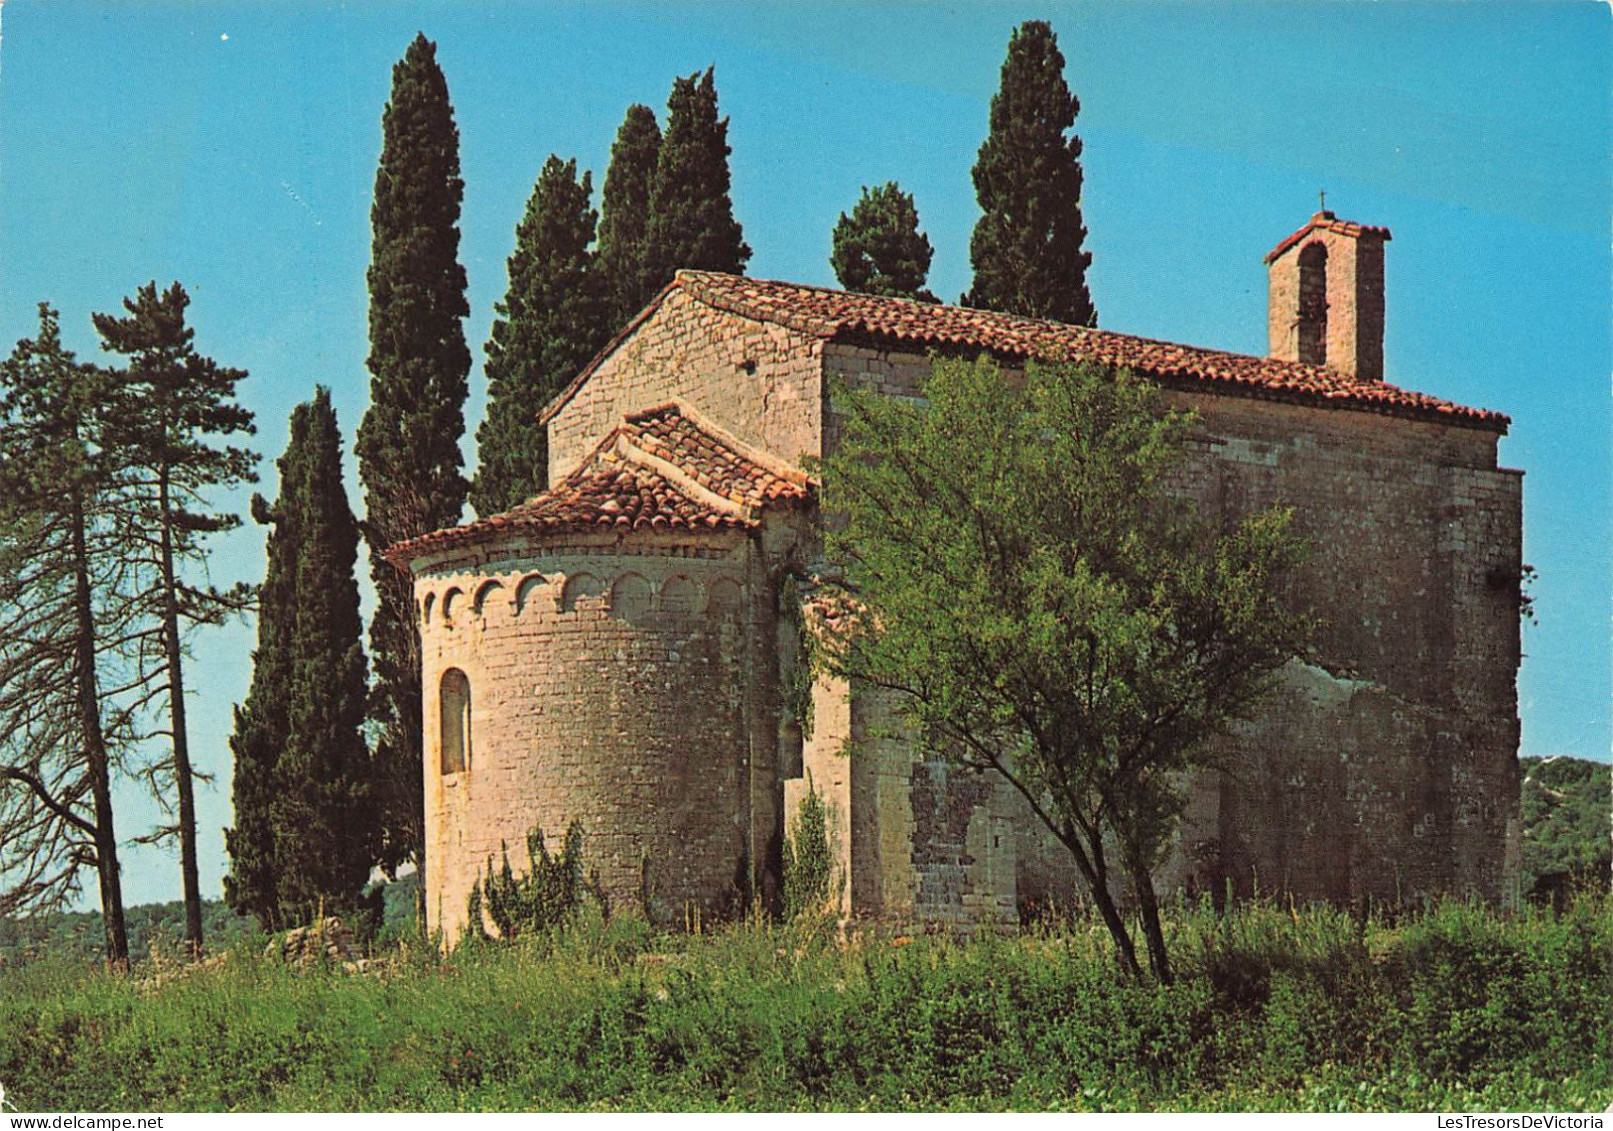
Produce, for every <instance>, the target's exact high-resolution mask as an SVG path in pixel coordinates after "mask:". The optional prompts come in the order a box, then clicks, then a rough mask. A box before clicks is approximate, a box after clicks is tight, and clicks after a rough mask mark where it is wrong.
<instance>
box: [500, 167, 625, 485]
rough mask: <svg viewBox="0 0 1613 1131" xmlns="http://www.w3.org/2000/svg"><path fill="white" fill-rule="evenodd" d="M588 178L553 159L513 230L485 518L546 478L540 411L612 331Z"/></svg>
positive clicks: (545, 436)
mask: <svg viewBox="0 0 1613 1131" xmlns="http://www.w3.org/2000/svg"><path fill="white" fill-rule="evenodd" d="M591 192H592V182H591V179H590V177H589V175H588V174H587V173H586V172H585V173H583V175H582V181H581V182H580V183H579V182H578V180H577V162H576V161H574V160H572V161H561V160H560V158H558V157H555V156H552V155H551V156H550V158H549V160H548V161H547V162H545V163H544V166H543V171H542V173H540V174H539V175H538V183H537V185H536V187H535V188H534V189H533V190H532V199H531V200H530V201H528V202H527V206H526V216H525V217H524V218H523V219H522V221H521V223H520V226H519V227H517V228H516V230H515V254H514V255H511V256H510V260H509V273H510V289H509V292H508V293H507V294H506V295H505V296H504V301H503V302H502V303H500V304H499V305H498V306H496V307H495V308H494V309H495V310H496V311H497V312H498V318H497V319H496V320H495V321H494V323H493V335H492V339H491V340H490V341H489V342H488V343H487V346H486V352H487V364H486V367H485V368H486V372H487V419H486V420H485V421H483V422H482V425H481V427H480V428H478V429H477V430H476V445H477V458H478V460H479V461H480V466H479V467H478V469H477V472H476V481H475V482H474V483H473V484H472V485H471V489H470V502H471V505H472V506H474V507H475V508H476V513H477V514H480V515H490V514H496V513H498V512H499V511H505V510H508V509H509V508H511V507H513V506H515V505H516V504H518V503H521V502H524V501H525V500H527V499H529V498H531V497H532V496H533V495H535V494H537V493H538V492H539V491H541V490H543V489H544V487H546V486H547V485H548V482H549V475H548V466H549V439H548V430H547V429H545V428H544V427H543V426H542V425H540V424H539V423H538V422H537V412H538V409H540V408H542V407H543V405H545V404H546V403H548V401H549V400H550V398H552V397H553V396H554V395H555V394H556V393H558V392H559V391H560V390H561V389H563V388H564V387H565V385H566V382H567V381H569V380H571V378H572V377H574V376H575V375H576V374H577V371H578V370H580V369H581V368H582V367H583V365H584V364H586V363H587V361H588V359H589V358H590V357H592V356H593V355H594V354H595V353H596V352H598V350H599V348H600V346H602V345H604V343H605V339H606V338H607V337H608V336H609V334H610V299H609V296H608V294H607V292H606V283H605V280H604V277H603V276H602V275H601V273H600V271H599V269H598V266H597V264H596V262H595V258H594V255H593V253H592V252H590V251H589V249H588V247H589V244H591V243H593V240H594V220H595V213H594V210H593V209H592V208H590V207H589V206H588V200H589V196H590V194H591Z"/></svg>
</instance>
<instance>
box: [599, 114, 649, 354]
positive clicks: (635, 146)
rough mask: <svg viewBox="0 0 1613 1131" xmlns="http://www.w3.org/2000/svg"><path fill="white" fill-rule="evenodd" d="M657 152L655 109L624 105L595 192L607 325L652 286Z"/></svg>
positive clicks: (639, 302) (635, 306)
mask: <svg viewBox="0 0 1613 1131" xmlns="http://www.w3.org/2000/svg"><path fill="white" fill-rule="evenodd" d="M660 152H661V127H660V126H658V125H657V124H656V122H655V111H653V110H651V109H650V108H649V107H648V106H644V105H642V104H637V103H635V104H634V105H632V106H629V107H628V108H627V116H626V117H625V118H623V119H622V126H621V129H619V130H617V131H616V141H615V143H614V144H613V145H612V146H611V147H610V168H609V169H607V170H606V171H605V187H604V188H603V189H602V190H601V192H600V197H599V268H600V270H601V272H603V274H604V276H605V278H606V279H607V280H609V285H610V297H611V318H610V321H611V324H612V325H611V328H612V329H613V330H615V329H619V328H621V327H622V326H624V325H625V324H626V323H627V320H628V319H630V318H632V317H633V315H635V314H637V313H638V312H639V310H640V309H641V308H642V307H643V306H644V304H645V303H647V302H649V301H650V299H651V298H652V297H653V296H654V294H655V291H656V284H655V282H654V277H653V272H652V271H651V269H650V265H649V244H648V229H649V217H650V188H651V184H652V183H653V182H654V180H655V164H656V160H657V157H658V155H659V154H660Z"/></svg>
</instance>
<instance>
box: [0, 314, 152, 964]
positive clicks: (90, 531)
mask: <svg viewBox="0 0 1613 1131" xmlns="http://www.w3.org/2000/svg"><path fill="white" fill-rule="evenodd" d="M110 393H111V389H110V383H109V381H108V377H107V374H106V373H105V372H103V371H102V370H100V369H97V368H95V367H94V366H89V365H83V364H80V363H79V362H78V361H77V360H76V359H75V358H74V356H73V354H72V353H71V352H70V351H69V350H67V349H66V348H65V347H64V346H63V345H62V340H61V333H60V329H59V326H58V321H57V315H56V312H55V311H54V310H52V309H51V308H50V307H49V306H48V305H46V304H44V303H41V304H40V307H39V335H38V336H37V337H36V338H34V339H32V340H24V341H21V342H19V343H17V348H16V350H15V351H14V352H13V353H12V355H11V357H10V358H9V359H8V360H7V361H6V362H5V363H4V365H3V366H0V915H11V914H15V913H18V912H40V911H51V910H55V909H57V908H60V907H62V906H63V905H64V904H65V903H66V902H67V901H68V900H69V899H71V898H72V896H73V895H74V894H75V893H76V892H77V891H78V887H79V872H80V869H81V868H84V867H91V868H94V869H95V871H96V874H97V877H98V879H99V886H100V896H101V908H102V912H103V916H102V923H103V925H104V928H105V929H104V932H103V938H104V947H105V953H106V958H107V961H108V962H110V963H112V964H113V965H114V966H121V965H123V964H125V963H126V962H127V960H128V956H129V946H128V933H127V930H126V928H125V925H124V912H123V899H122V891H121V883H120V879H119V874H118V840H117V833H116V828H115V822H114V819H113V804H112V790H111V781H112V774H113V770H114V768H115V766H116V763H117V761H118V758H119V755H120V753H121V752H122V751H123V750H124V749H126V748H127V747H128V746H129V745H130V744H132V743H133V742H134V741H135V740H136V739H137V738H138V735H137V734H136V733H135V731H134V727H133V721H132V718H131V715H130V713H129V710H128V709H127V706H126V705H120V703H119V702H118V699H119V695H120V693H122V692H125V691H127V690H128V688H126V687H121V686H119V684H120V682H121V681H122V680H123V679H125V678H127V670H128V664H127V662H126V661H127V660H128V655H129V651H130V649H131V647H133V646H137V645H138V641H139V638H140V628H139V622H140V617H139V614H140V609H139V603H138V599H137V593H138V588H139V586H138V579H137V578H132V577H131V576H130V575H129V571H128V569H127V566H126V564H125V562H124V557H123V551H124V548H125V543H126V541H127V538H128V533H129V531H128V528H127V520H128V518H129V513H128V503H129V500H128V496H127V484H126V483H125V482H124V481H123V480H122V478H121V477H120V475H119V473H118V466H117V462H116V460H115V459H114V458H111V457H110V456H109V454H108V453H107V451H106V449H105V447H104V441H105V437H104V423H105V421H104V414H103V410H104V407H105V405H106V404H107V403H108V400H109V398H110ZM108 675H110V676H111V681H110V684H109V682H108V681H107V679H106V678H104V677H106V676H108Z"/></svg>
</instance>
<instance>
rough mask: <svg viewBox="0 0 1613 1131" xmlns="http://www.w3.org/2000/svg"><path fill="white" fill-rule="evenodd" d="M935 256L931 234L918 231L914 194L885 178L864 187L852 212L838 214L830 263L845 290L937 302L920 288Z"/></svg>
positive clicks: (931, 295) (933, 296) (922, 287)
mask: <svg viewBox="0 0 1613 1131" xmlns="http://www.w3.org/2000/svg"><path fill="white" fill-rule="evenodd" d="M934 255H935V250H934V249H933V248H932V247H931V246H930V238H929V237H928V236H926V235H925V234H924V233H923V232H921V231H919V213H918V208H917V207H915V206H914V204H913V195H912V194H911V193H906V192H903V191H902V190H901V186H899V185H898V184H897V183H896V182H895V181H888V182H886V183H885V184H883V185H881V186H879V187H878V188H876V189H872V190H870V189H868V188H867V187H864V188H863V190H862V197H861V199H859V200H858V201H857V206H856V207H855V208H853V209H852V210H851V215H850V216H847V215H846V214H845V213H844V212H842V213H841V214H840V222H839V223H837V224H836V225H835V230H834V251H833V253H832V254H831V255H830V256H829V265H830V266H831V267H833V268H834V272H835V278H837V279H839V280H840V285H841V286H842V287H845V288H846V290H848V291H858V292H860V293H862V294H870V295H885V296H887V297H889V298H912V299H918V300H919V301H921V302H939V301H940V300H939V299H937V298H936V297H935V295H933V294H931V293H930V292H929V291H927V290H925V288H924V280H925V279H926V278H927V277H928V276H929V273H930V259H931V258H932V257H933V256H934Z"/></svg>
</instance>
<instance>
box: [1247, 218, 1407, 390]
mask: <svg viewBox="0 0 1613 1131" xmlns="http://www.w3.org/2000/svg"><path fill="white" fill-rule="evenodd" d="M1316 245H1320V246H1321V247H1323V248H1325V249H1326V250H1327V364H1328V365H1329V366H1330V367H1332V368H1334V369H1338V370H1341V371H1342V372H1345V373H1353V374H1356V375H1358V376H1361V377H1364V378H1367V379H1369V380H1373V381H1381V380H1383V333H1384V293H1383V288H1384V277H1383V276H1384V246H1383V240H1382V239H1379V238H1376V237H1372V236H1362V237H1354V236H1348V235H1344V234H1341V233H1338V232H1332V231H1326V230H1319V231H1316V232H1313V233H1312V234H1311V235H1310V236H1308V237H1307V238H1305V239H1304V240H1301V241H1300V242H1299V243H1298V244H1295V245H1294V246H1293V247H1291V248H1289V249H1288V250H1287V251H1285V252H1284V253H1283V254H1282V255H1281V256H1279V257H1278V258H1277V259H1276V260H1274V261H1273V262H1272V264H1271V268H1270V289H1269V292H1268V298H1267V311H1266V322H1267V329H1266V333H1267V341H1268V344H1269V353H1270V356H1272V357H1275V358H1281V359H1283V360H1285V361H1302V360H1306V359H1305V358H1303V357H1301V349H1300V334H1299V327H1298V315H1299V309H1300V304H1301V295H1300V289H1301V288H1300V276H1301V272H1300V257H1301V256H1302V255H1304V254H1305V250H1306V249H1307V248H1310V247H1313V246H1316Z"/></svg>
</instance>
